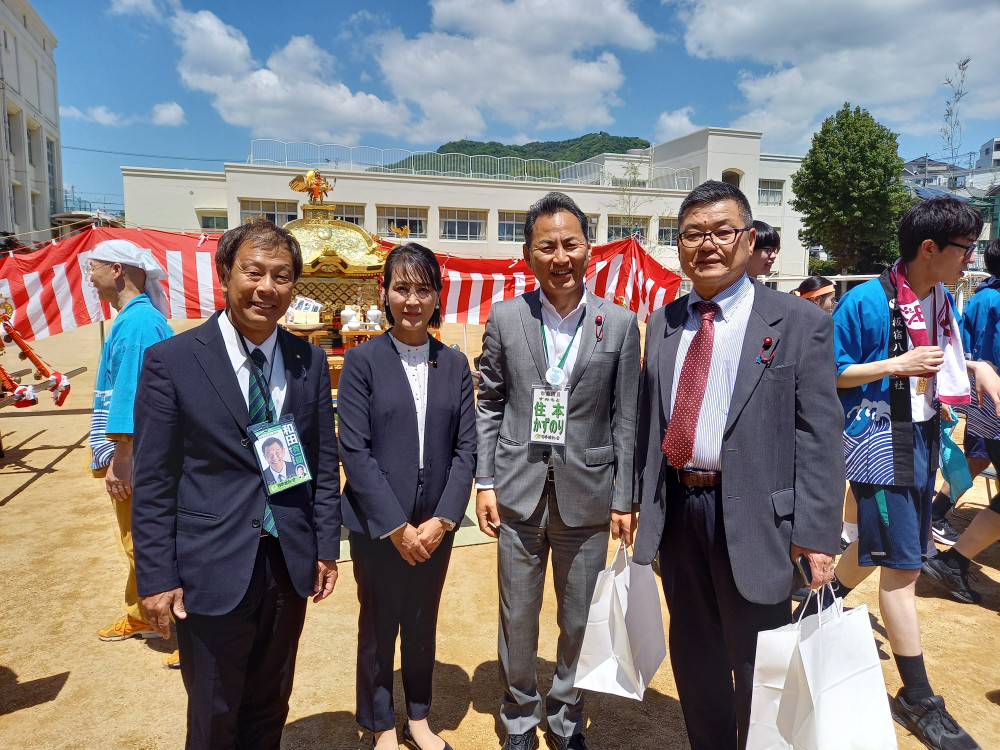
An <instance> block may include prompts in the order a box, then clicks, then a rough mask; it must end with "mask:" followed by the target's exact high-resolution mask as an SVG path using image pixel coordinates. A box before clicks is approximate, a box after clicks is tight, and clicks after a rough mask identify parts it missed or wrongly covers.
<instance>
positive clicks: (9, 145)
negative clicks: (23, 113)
mask: <svg viewBox="0 0 1000 750" xmlns="http://www.w3.org/2000/svg"><path fill="white" fill-rule="evenodd" d="M11 117H12V116H11V115H7V151H9V152H10V153H12V154H13V153H14V137H13V136H12V135H11V133H13V132H14V121H13V119H11Z"/></svg>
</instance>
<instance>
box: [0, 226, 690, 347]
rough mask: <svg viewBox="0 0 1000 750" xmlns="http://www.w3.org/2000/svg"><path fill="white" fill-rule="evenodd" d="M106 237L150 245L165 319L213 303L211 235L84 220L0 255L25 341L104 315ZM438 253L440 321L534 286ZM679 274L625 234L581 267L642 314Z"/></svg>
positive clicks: (472, 317) (494, 263) (485, 264)
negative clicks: (99, 286) (98, 266)
mask: <svg viewBox="0 0 1000 750" xmlns="http://www.w3.org/2000/svg"><path fill="white" fill-rule="evenodd" d="M108 239H127V240H130V241H132V242H134V243H135V244H137V245H139V246H140V247H146V248H149V249H151V250H152V251H153V257H154V258H156V261H157V262H158V263H159V264H160V265H161V266H162V267H163V269H164V270H165V271H166V272H167V278H166V280H165V282H164V286H165V290H166V292H167V299H168V300H169V303H170V317H172V318H207V317H208V316H210V315H211V314H212V313H213V312H215V311H216V310H218V309H220V308H221V307H222V306H223V300H222V291H221V290H220V288H219V284H218V280H217V279H216V276H215V250H216V247H217V245H218V236H217V235H216V236H211V235H207V234H202V235H199V234H180V233H173V232H160V231H154V230H149V229H116V228H111V227H91V228H90V229H87V230H85V231H83V232H81V233H79V234H77V235H75V236H73V237H70V238H68V239H64V240H60V241H58V242H52V243H50V244H47V245H45V246H44V247H43V248H41V249H39V250H36V251H34V252H30V253H17V254H14V255H9V256H7V257H4V258H0V298H6V299H9V300H10V301H11V304H12V305H13V307H14V315H13V319H12V320H13V324H14V326H15V327H16V328H17V330H18V331H19V332H20V333H21V335H23V336H24V338H25V339H27V340H29V341H31V340H35V339H41V338H45V337H46V336H52V335H55V334H57V333H61V332H62V331H67V330H70V329H71V328H76V327H77V326H83V325H87V324H88V323H96V322H98V321H101V320H108V319H109V318H110V313H111V311H110V308H109V306H108V305H107V304H106V303H102V302H101V301H100V300H99V299H98V298H97V292H96V291H95V290H94V288H93V287H92V286H91V285H90V283H89V282H87V280H86V277H85V271H86V267H87V261H88V259H89V257H90V249H91V248H93V247H94V245H96V244H97V243H98V242H101V241H103V240H108ZM382 244H383V245H385V246H388V243H385V242H383V243H382ZM438 260H439V262H440V263H441V269H442V277H443V280H444V289H443V290H442V293H441V308H442V315H443V319H444V320H445V322H448V323H473V324H483V323H485V322H486V317H487V316H488V315H489V312H490V307H491V306H492V305H493V304H494V303H495V302H499V301H500V300H503V299H510V298H512V297H515V296H517V295H518V294H522V293H523V292H526V291H531V290H532V289H535V288H536V287H537V286H538V282H537V281H536V280H535V277H534V275H533V274H532V273H531V271H530V270H529V269H528V267H527V265H525V263H524V261H523V260H521V259H519V260H517V261H516V262H512V261H510V260H482V259H474V258H454V257H451V256H447V255H441V254H439V255H438ZM680 280H681V279H680V276H678V275H677V274H675V273H672V272H671V271H668V270H666V269H665V268H663V266H661V265H660V264H659V263H657V262H656V261H655V260H653V259H652V258H650V257H649V256H648V255H647V254H646V252H645V251H644V250H643V249H642V246H641V245H639V243H638V242H636V241H635V240H634V239H626V240H620V241H618V242H612V243H609V244H607V245H598V246H595V247H594V248H593V249H592V253H591V258H590V265H589V266H588V267H587V288H588V289H590V291H591V292H593V293H594V294H596V295H598V296H600V297H603V298H604V299H607V300H610V301H612V302H615V303H617V304H620V305H622V306H624V307H627V308H629V309H630V310H632V311H634V312H635V313H636V314H637V315H638V316H639V319H640V320H642V321H645V320H646V319H647V318H648V317H649V314H650V313H651V312H652V311H653V310H655V309H657V308H658V307H661V306H662V305H664V304H666V303H667V302H669V301H671V300H672V299H673V298H674V297H675V296H676V294H677V289H678V287H679V286H680Z"/></svg>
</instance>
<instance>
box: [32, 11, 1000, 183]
mask: <svg viewBox="0 0 1000 750" xmlns="http://www.w3.org/2000/svg"><path fill="white" fill-rule="evenodd" d="M35 5H36V8H37V10H38V11H39V13H41V15H42V18H43V19H44V20H45V22H46V23H47V24H48V25H49V26H50V28H51V29H52V30H53V32H54V33H55V34H56V36H57V38H58V40H59V43H58V46H57V48H56V52H55V56H56V63H57V65H58V76H59V99H60V110H61V130H62V142H63V148H64V150H63V173H64V180H65V182H66V183H67V184H71V185H73V186H74V187H75V189H76V190H77V191H78V192H80V193H82V194H84V195H85V197H89V198H95V197H97V196H98V195H101V194H105V195H108V196H109V197H110V200H111V201H112V202H115V201H116V200H117V201H118V202H120V201H121V193H122V181H121V172H120V167H121V165H132V166H162V167H177V168H191V169H208V170H219V169H221V164H222V162H223V161H224V160H226V161H244V160H245V159H246V157H247V155H248V154H249V151H250V141H251V139H253V138H276V139H279V140H289V141H293V140H305V141H311V142H315V143H341V144H345V145H353V144H363V145H371V146H380V147H390V146H397V147H403V148H411V149H415V150H419V149H435V148H437V147H438V146H439V145H440V144H441V143H444V142H446V141H448V140H454V139H458V138H470V139H476V140H499V141H503V142H508V143H523V142H526V141H530V140H561V139H564V138H573V137H576V136H578V135H582V134H584V133H589V132H595V131H598V130H604V131H607V132H609V133H612V134H615V135H630V136H640V137H643V138H646V139H648V140H650V141H653V142H654V143H655V142H659V141H662V140H666V139H669V138H673V137H677V136H680V135H683V134H685V133H686V132H690V131H691V130H694V129H696V128H699V127H704V126H709V125H711V126H721V127H737V128H748V129H753V130H760V131H762V132H763V133H764V136H763V149H764V150H765V151H767V152H771V153H788V154H798V155H801V154H804V153H805V151H806V150H807V149H808V147H809V142H810V138H811V135H812V133H814V132H815V131H816V129H817V128H818V127H819V124H820V123H821V122H822V120H823V119H824V118H825V117H827V116H829V115H830V114H832V113H833V112H835V111H836V110H837V109H839V107H840V106H841V105H842V104H843V102H844V101H850V102H851V104H852V105H860V106H863V107H865V108H867V109H868V110H869V111H871V112H872V114H873V115H874V116H875V117H876V118H877V119H878V120H879V121H880V122H882V123H883V124H885V125H887V126H889V127H890V128H892V129H893V130H894V131H895V132H897V133H899V134H900V138H899V143H900V153H901V155H902V156H903V157H904V158H913V157H916V156H919V155H922V154H924V153H925V152H926V153H931V154H932V155H934V154H937V155H939V156H940V155H941V154H942V151H943V146H942V140H941V136H940V135H939V130H940V128H941V125H942V114H943V110H944V102H945V99H946V98H948V96H949V89H948V88H947V87H946V86H943V85H942V84H943V82H944V79H945V77H946V76H948V75H950V74H952V73H953V71H954V70H955V66H956V62H957V61H958V60H959V59H961V58H963V57H966V56H968V57H971V58H972V62H971V64H970V66H969V71H968V78H967V82H966V89H967V91H968V93H967V95H966V96H965V98H964V99H963V100H962V102H961V108H960V113H959V114H960V118H961V121H962V124H963V129H962V144H961V149H960V151H961V152H969V151H973V150H976V149H978V147H979V146H980V145H981V144H982V143H983V142H984V141H986V140H987V139H989V138H991V137H993V136H997V135H1000V76H998V71H1000V45H998V44H997V42H996V29H997V28H1000V3H997V2H994V1H993V0H972V1H969V2H962V3H942V2H939V1H938V0H837V1H836V2H834V1H833V0H829V1H827V0H753V1H752V2H751V1H750V0H429V2H418V1H417V0H367V1H366V2H356V1H355V0H323V2H318V3H288V2H282V3H278V2H260V1H259V0H240V1H239V2H237V1H236V0H226V1H215V2H208V1H207V0H94V1H93V2H79V0H45V1H43V0H36V3H35ZM82 149H87V150H82ZM102 151H113V152H125V153H124V154H123V153H100V152H102ZM125 154H129V155H125ZM133 154H135V155H133ZM138 155H142V156H138ZM159 157H171V158H159Z"/></svg>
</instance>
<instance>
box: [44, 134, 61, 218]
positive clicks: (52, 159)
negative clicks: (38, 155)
mask: <svg viewBox="0 0 1000 750" xmlns="http://www.w3.org/2000/svg"><path fill="white" fill-rule="evenodd" d="M45 166H46V169H47V170H48V173H49V214H50V215H51V214H54V213H56V211H57V207H56V197H57V196H58V192H57V190H56V142H55V141H53V140H51V139H50V138H46V139H45Z"/></svg>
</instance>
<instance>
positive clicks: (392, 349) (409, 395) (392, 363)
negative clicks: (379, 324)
mask: <svg viewBox="0 0 1000 750" xmlns="http://www.w3.org/2000/svg"><path fill="white" fill-rule="evenodd" d="M371 343H373V344H375V345H377V346H379V347H380V351H379V354H378V360H379V364H380V365H381V366H380V368H379V370H380V371H379V373H378V375H379V376H381V377H379V381H380V382H379V383H378V385H377V386H376V387H378V388H384V389H385V392H386V393H391V394H400V395H399V396H397V398H402V399H403V403H404V404H405V403H407V402H409V403H411V404H412V403H413V389H412V388H410V379H409V378H407V377H406V370H405V369H404V368H403V360H401V359H400V357H399V351H398V350H397V349H396V346H395V344H394V343H393V340H392V334H391V333H389V332H388V331H386V332H385V333H383V334H382V335H381V336H376V337H375V338H374V339H372V340H371ZM435 343H436V344H438V346H441V345H442V344H441V342H440V341H437V340H436V339H434V338H433V337H432V338H431V343H430V350H429V351H428V357H427V359H428V363H427V413H428V414H425V416H424V434H427V416H428V415H429V413H430V403H431V393H432V392H433V389H432V387H431V378H432V375H431V371H432V370H434V369H435V368H434V367H433V366H432V365H431V364H430V361H431V360H433V359H434V354H435V349H434V344H435ZM438 351H440V349H439V350H438ZM382 377H384V378H385V380H384V382H383V381H382ZM373 385H374V384H373ZM407 400H408V401H407ZM401 414H402V416H401V420H400V421H401V423H400V424H397V425H394V427H393V429H398V430H399V432H400V433H407V432H409V433H410V436H411V439H412V441H413V445H414V451H416V450H417V448H416V446H417V441H418V439H419V435H418V428H417V413H416V410H415V409H403V410H402V412H401Z"/></svg>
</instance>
